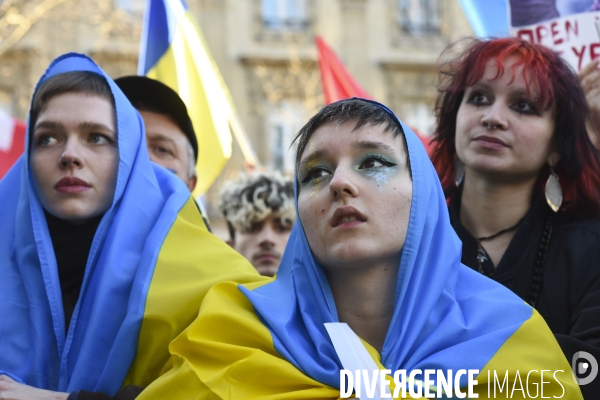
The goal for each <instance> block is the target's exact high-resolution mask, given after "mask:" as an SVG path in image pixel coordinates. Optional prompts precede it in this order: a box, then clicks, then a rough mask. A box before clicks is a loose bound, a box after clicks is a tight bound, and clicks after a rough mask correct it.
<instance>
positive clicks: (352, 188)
mask: <svg viewBox="0 0 600 400" xmlns="http://www.w3.org/2000/svg"><path fill="white" fill-rule="evenodd" d="M354 179H355V177H354V176H353V174H352V171H351V170H350V168H349V167H344V166H338V168H336V170H335V172H334V173H333V177H332V178H331V181H330V182H329V194H330V197H331V199H332V200H339V199H341V198H344V197H356V196H358V186H357V185H356V182H354Z"/></svg>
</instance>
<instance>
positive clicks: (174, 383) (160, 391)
mask: <svg viewBox="0 0 600 400" xmlns="http://www.w3.org/2000/svg"><path fill="white" fill-rule="evenodd" d="M268 281H269V280H266V281H265V282H260V283H257V284H252V285H244V286H246V287H248V288H254V287H258V286H260V285H262V284H264V283H267V282H268ZM170 351H171V354H172V360H173V363H172V364H173V368H172V369H171V370H170V371H168V372H167V373H166V374H165V375H163V376H162V377H161V378H159V379H158V380H157V381H155V382H154V383H153V384H151V385H150V386H149V387H148V388H147V389H146V390H144V391H143V392H142V394H141V395H140V396H139V397H138V399H139V400H145V399H186V400H187V399H265V400H275V399H332V398H333V399H337V398H339V394H340V391H339V389H337V388H332V387H328V386H325V385H323V384H322V383H320V382H317V381H315V380H313V379H311V378H310V377H308V376H306V375H304V374H303V373H302V372H300V371H299V370H298V369H296V367H294V366H293V365H292V364H290V363H289V362H288V361H287V360H285V359H284V358H283V357H281V356H280V355H279V354H278V353H277V352H276V351H275V349H274V348H273V340H272V338H271V334H270V332H269V330H268V329H267V328H266V327H265V326H264V325H263V324H262V322H261V321H260V320H259V318H258V317H257V316H256V314H255V313H254V309H253V307H252V305H251V304H250V302H249V301H248V299H247V298H246V297H245V296H244V295H243V294H242V292H241V291H240V290H239V289H238V286H237V285H236V284H235V283H233V282H225V283H221V284H219V285H217V286H215V287H214V288H213V289H212V290H211V291H210V292H209V294H208V295H207V296H206V298H205V299H204V302H203V304H202V308H201V313H200V316H199V317H198V319H197V320H196V321H194V323H193V324H192V325H190V327H189V328H188V329H186V330H185V331H184V332H183V333H182V334H181V335H180V336H179V337H178V338H177V339H175V340H174V341H173V343H171V346H170Z"/></svg>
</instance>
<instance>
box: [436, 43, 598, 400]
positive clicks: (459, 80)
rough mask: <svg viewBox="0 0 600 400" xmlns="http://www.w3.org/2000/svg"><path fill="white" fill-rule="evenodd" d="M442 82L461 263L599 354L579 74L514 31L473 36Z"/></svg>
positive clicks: (592, 209) (591, 172) (440, 134)
mask: <svg viewBox="0 0 600 400" xmlns="http://www.w3.org/2000/svg"><path fill="white" fill-rule="evenodd" d="M440 78H441V80H440V87H439V90H440V94H439V96H438V99H437V104H436V112H437V130H436V134H435V140H436V141H437V149H436V151H435V153H434V154H433V162H434V165H435V166H436V169H437V171H438V174H439V176H440V179H441V182H442V186H443V188H444V190H445V193H446V195H447V197H448V199H449V207H450V217H451V222H452V225H453V226H454V228H455V230H456V232H457V233H458V235H459V237H460V238H461V240H462V242H463V253H462V262H463V263H464V264H466V265H467V266H469V267H471V268H473V269H475V270H477V271H479V272H480V273H482V274H484V275H486V276H489V277H490V278H492V279H494V280H496V281H498V282H500V283H502V284H504V285H505V286H507V287H508V288H510V289H511V290H512V291H513V292H515V293H516V294H517V295H519V296H520V297H521V298H522V299H524V300H525V301H527V302H528V303H530V304H531V305H532V306H534V307H535V308H536V309H537V310H538V311H539V312H540V314H541V315H542V316H543V317H544V318H545V319H546V322H547V323H548V325H549V326H550V329H551V330H552V331H553V332H554V333H555V335H556V338H557V339H558V342H559V343H560V345H561V347H562V349H563V351H564V353H565V355H566V356H567V359H568V360H569V361H571V360H572V359H573V357H574V356H575V353H577V352H580V351H585V352H587V353H590V354H591V355H593V356H594V357H595V358H596V359H597V360H600V220H599V219H598V218H597V217H598V216H599V215H600V156H599V154H598V151H597V150H596V148H595V147H594V146H593V145H592V143H591V141H590V139H589V137H588V134H587V131H586V118H587V117H588V107H587V103H586V99H585V95H584V93H583V91H582V89H581V86H580V84H579V81H578V78H577V76H576V75H575V73H574V72H573V71H572V70H571V69H570V67H569V66H568V65H567V64H566V63H565V62H564V61H563V60H562V59H561V58H560V57H559V56H558V55H557V54H556V53H554V52H552V51H551V50H549V49H547V48H545V47H543V46H540V45H535V44H531V43H528V42H524V41H521V40H518V39H514V38H505V39H494V40H487V41H482V40H474V41H473V42H471V43H469V45H468V46H467V48H466V50H464V51H463V52H462V53H461V54H460V55H459V56H458V57H455V58H454V59H453V60H451V61H449V62H445V63H444V64H442V66H441V69H440ZM581 355H582V354H579V356H581ZM588 365H590V363H588ZM592 367H593V366H592ZM596 370H597V368H596ZM592 373H593V371H592ZM586 376H589V370H588V373H584V374H583V377H586ZM580 383H581V382H580ZM599 384H600V378H598V379H596V380H595V382H593V383H592V384H589V385H586V386H582V391H583V393H584V396H585V395H586V392H587V393H588V396H591V395H590V394H589V393H591V392H593V393H598V391H597V390H599V389H598V386H600V385H599ZM588 396H586V398H588ZM596 396H597V394H596ZM589 398H592V397H589ZM594 398H595V397H594Z"/></svg>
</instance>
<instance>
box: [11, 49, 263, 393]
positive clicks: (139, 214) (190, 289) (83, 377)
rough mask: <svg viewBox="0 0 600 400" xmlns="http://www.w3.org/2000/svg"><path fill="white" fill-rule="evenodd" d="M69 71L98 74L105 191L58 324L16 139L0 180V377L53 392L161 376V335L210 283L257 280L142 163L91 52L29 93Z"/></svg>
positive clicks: (137, 143)
mask: <svg viewBox="0 0 600 400" xmlns="http://www.w3.org/2000/svg"><path fill="white" fill-rule="evenodd" d="M71 71H90V72H93V73H96V74H99V75H100V76H102V77H104V78H105V79H106V81H107V83H108V85H109V87H110V90H111V92H112V96H113V98H114V102H115V110H116V113H115V115H116V126H117V142H118V151H119V165H118V176H117V181H116V190H115V195H114V198H113V201H112V204H111V206H110V208H109V209H108V211H106V213H105V214H104V216H103V217H102V220H101V222H100V224H99V226H98V228H97V231H96V233H95V236H94V239H93V243H92V246H91V249H90V252H89V256H88V260H87V265H86V270H85V276H84V280H83V284H82V287H81V291H80V296H79V300H78V302H77V305H76V307H75V310H74V312H73V317H72V319H71V321H70V324H69V329H68V330H65V320H64V318H65V317H64V312H63V307H62V296H61V287H60V281H59V277H58V271H57V265H56V259H55V255H54V249H53V245H52V240H51V237H50V235H49V232H48V227H47V223H46V219H45V216H44V211H43V209H42V206H41V205H40V201H39V199H38V197H37V195H36V191H35V189H34V185H33V177H32V172H31V169H30V166H29V146H30V145H29V138H27V139H26V144H25V148H26V151H25V153H24V155H23V156H22V157H21V159H20V160H19V161H18V162H17V163H16V165H15V166H14V167H13V168H12V169H11V170H10V171H9V173H8V174H7V175H6V176H5V177H4V178H3V179H2V180H1V181H0V199H2V209H1V210H0V316H1V317H0V374H7V375H9V376H11V377H12V378H13V379H15V380H17V381H19V382H21V383H25V384H28V385H32V386H35V387H38V388H43V389H49V390H53V391H63V392H71V391H76V390H87V391H99V392H104V393H108V394H111V395H112V394H115V393H116V392H117V391H118V390H119V388H121V386H122V385H124V384H125V383H127V384H135V385H140V386H145V385H148V384H149V383H150V382H152V381H153V380H154V379H156V378H157V377H158V376H159V375H160V373H161V371H162V370H163V368H164V367H165V363H167V361H168V359H169V355H168V350H167V348H168V344H169V343H170V342H171V340H173V338H175V337H176V336H177V335H178V334H179V333H180V332H181V331H182V330H183V329H184V328H185V327H186V326H187V325H189V323H190V322H191V321H193V320H194V318H195V317H196V316H197V313H198V309H199V307H200V304H201V302H202V299H203V298H204V296H205V294H206V293H207V291H208V289H209V288H210V287H211V286H212V285H214V284H215V283H217V282H220V281H225V280H232V281H237V282H252V281H254V280H259V279H260V277H259V276H258V275H257V274H256V272H255V271H254V269H253V268H252V266H251V265H250V264H249V263H248V262H247V261H246V260H244V259H243V258H242V257H240V256H239V255H238V254H237V253H235V252H234V251H233V250H231V249H230V248H229V246H227V245H225V244H224V243H223V242H222V241H220V240H219V239H217V238H216V237H214V236H213V235H212V234H210V233H209V232H208V230H207V229H206V226H205V225H204V222H203V220H202V217H201V215H200V213H199V211H198V209H197V207H196V204H195V202H194V201H193V199H192V198H191V196H190V193H189V191H188V189H187V188H186V186H185V185H184V184H183V182H181V181H180V180H179V178H177V177H176V176H175V175H173V174H172V173H171V172H169V171H167V170H166V169H164V168H162V167H160V166H158V165H156V164H154V163H151V162H150V159H149V157H148V153H147V149H146V142H145V133H144V127H143V121H142V119H141V117H140V116H139V114H138V113H137V111H136V110H135V109H134V108H133V107H132V105H131V104H130V103H129V101H128V100H127V99H126V97H125V96H124V94H123V93H122V92H121V90H120V89H119V88H118V87H117V85H116V84H115V83H114V82H113V81H112V80H111V79H110V77H108V75H106V74H105V73H104V71H102V70H101V69H100V68H99V67H98V66H97V65H96V64H94V62H93V61H92V60H91V59H89V58H87V57H86V56H84V55H80V54H67V55H64V56H62V57H59V58H58V59H56V60H55V61H54V62H53V63H52V64H51V65H50V67H49V68H48V70H47V71H46V73H45V74H44V75H43V76H42V78H41V79H40V82H39V83H38V86H37V87H36V91H37V89H38V88H39V86H40V85H41V84H42V83H43V82H44V81H46V80H47V79H48V78H50V77H52V76H54V75H57V74H60V73H65V72H71ZM27 132H29V134H30V133H31V127H30V126H28V131H27ZM27 137H29V135H27Z"/></svg>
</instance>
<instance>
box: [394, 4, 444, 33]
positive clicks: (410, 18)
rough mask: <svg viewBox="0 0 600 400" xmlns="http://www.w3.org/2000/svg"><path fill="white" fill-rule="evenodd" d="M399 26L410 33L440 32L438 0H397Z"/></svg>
mask: <svg viewBox="0 0 600 400" xmlns="http://www.w3.org/2000/svg"><path fill="white" fill-rule="evenodd" d="M398 1H399V7H400V21H399V22H400V27H401V29H402V30H403V31H404V32H407V33H409V34H411V35H415V36H419V35H431V34H438V33H439V32H440V1H439V0H398Z"/></svg>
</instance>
